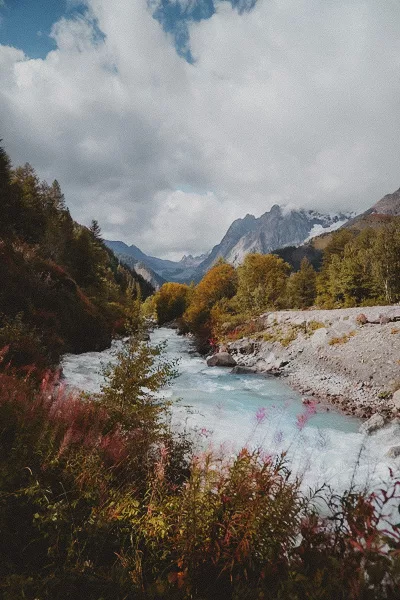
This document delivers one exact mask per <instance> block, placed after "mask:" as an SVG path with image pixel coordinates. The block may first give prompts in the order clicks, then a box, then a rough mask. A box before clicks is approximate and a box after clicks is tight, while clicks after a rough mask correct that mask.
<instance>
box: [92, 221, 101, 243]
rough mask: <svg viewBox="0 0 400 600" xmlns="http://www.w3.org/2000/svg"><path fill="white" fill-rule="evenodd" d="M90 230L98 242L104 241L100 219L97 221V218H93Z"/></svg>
mask: <svg viewBox="0 0 400 600" xmlns="http://www.w3.org/2000/svg"><path fill="white" fill-rule="evenodd" d="M89 231H90V233H91V234H92V235H93V237H94V238H95V240H96V241H98V242H102V241H103V238H102V237H101V228H100V225H99V223H98V221H96V219H93V220H92V222H91V223H90V227H89Z"/></svg>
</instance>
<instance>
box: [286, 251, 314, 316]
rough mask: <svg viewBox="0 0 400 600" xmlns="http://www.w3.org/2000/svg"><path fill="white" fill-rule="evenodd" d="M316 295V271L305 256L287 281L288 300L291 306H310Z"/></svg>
mask: <svg viewBox="0 0 400 600" xmlns="http://www.w3.org/2000/svg"><path fill="white" fill-rule="evenodd" d="M315 296H316V273H315V270H314V268H313V266H312V265H311V263H310V261H309V260H308V259H307V258H303V260H302V261H301V264H300V270H299V271H297V273H293V274H292V275H291V276H290V277H289V281H288V301H289V306H290V307H291V308H307V307H308V306H312V305H313V304H314V301H315Z"/></svg>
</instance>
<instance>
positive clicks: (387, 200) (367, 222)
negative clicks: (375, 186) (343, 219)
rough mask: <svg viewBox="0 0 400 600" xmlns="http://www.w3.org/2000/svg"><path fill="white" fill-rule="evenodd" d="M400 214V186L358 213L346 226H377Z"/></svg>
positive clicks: (356, 227)
mask: <svg viewBox="0 0 400 600" xmlns="http://www.w3.org/2000/svg"><path fill="white" fill-rule="evenodd" d="M399 216H400V188H399V189H398V190H396V191H395V192H393V194H386V196H383V198H381V199H380V200H378V202H376V203H375V204H374V205H373V206H371V208H369V209H368V210H366V211H365V212H363V213H361V214H360V215H357V216H356V217H354V218H353V219H351V220H350V221H349V222H348V223H346V225H345V227H351V228H354V229H364V227H377V226H379V225H381V224H382V223H384V222H385V221H386V220H387V219H390V218H391V217H399Z"/></svg>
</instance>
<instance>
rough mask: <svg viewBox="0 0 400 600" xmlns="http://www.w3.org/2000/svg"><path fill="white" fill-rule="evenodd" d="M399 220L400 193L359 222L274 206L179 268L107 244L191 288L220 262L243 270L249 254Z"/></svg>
mask: <svg viewBox="0 0 400 600" xmlns="http://www.w3.org/2000/svg"><path fill="white" fill-rule="evenodd" d="M399 215H400V188H399V189H398V190H396V191H395V192H393V193H392V194H386V195H385V196H383V198H381V199H380V200H378V202H376V203H375V204H373V205H372V206H371V208H369V209H367V210H366V211H364V212H363V213H360V214H359V215H356V216H354V213H351V212H338V213H330V214H329V213H327V214H325V213H321V212H319V211H317V210H312V209H304V208H289V207H288V206H285V205H283V206H279V205H278V204H274V205H273V206H272V207H271V208H270V210H269V211H266V212H265V213H263V214H262V215H261V216H260V217H255V216H254V215H252V214H249V213H248V214H246V215H245V216H244V217H243V218H239V219H235V220H234V221H233V222H232V224H231V225H230V226H229V228H228V229H227V231H226V233H225V235H224V236H223V237H222V239H221V241H220V243H219V244H216V245H215V246H214V247H213V248H212V249H211V250H210V252H208V253H206V254H205V255H201V256H198V257H193V256H192V255H188V256H183V257H182V259H181V260H180V261H176V262H174V261H170V260H166V259H161V258H157V257H154V256H147V255H146V254H145V253H144V252H142V251H141V250H140V249H139V248H138V247H137V246H135V245H132V246H128V245H127V244H125V243H124V242H119V241H106V242H105V243H106V244H107V245H108V246H109V247H110V248H111V249H113V250H114V252H116V254H117V255H118V256H121V254H124V255H125V256H127V255H129V256H132V257H133V258H134V259H135V260H136V261H140V262H141V263H143V265H144V267H145V268H147V269H150V270H151V271H153V274H152V275H151V274H150V275H149V277H150V276H154V275H156V276H158V277H161V278H162V279H163V280H164V281H176V282H180V283H189V282H190V281H192V280H193V281H195V282H198V281H199V280H200V279H201V278H202V277H203V275H204V274H205V273H206V272H207V271H208V269H210V268H211V267H212V266H213V265H214V264H215V262H216V261H217V260H218V259H219V258H223V259H224V260H226V261H227V262H229V263H231V264H233V265H234V266H238V265H239V264H241V262H243V260H244V258H245V256H246V255H247V254H249V253H250V252H260V253H262V254H266V253H269V252H273V251H280V253H281V254H282V255H284V254H285V252H284V249H285V248H292V249H295V248H297V247H302V246H305V245H307V244H310V243H311V242H312V241H313V240H316V246H318V243H319V242H318V240H319V239H324V238H327V239H328V238H329V233H331V232H332V231H334V230H336V229H339V228H342V227H351V228H356V229H358V228H364V227H369V226H372V227H374V226H378V225H379V224H380V223H381V222H382V220H384V221H385V220H387V219H390V218H391V217H393V216H399ZM122 251H123V252H122ZM128 264H129V263H128ZM132 266H133V265H132ZM143 272H144V271H143ZM143 272H142V273H141V274H142V276H143ZM147 280H148V281H152V280H151V279H147Z"/></svg>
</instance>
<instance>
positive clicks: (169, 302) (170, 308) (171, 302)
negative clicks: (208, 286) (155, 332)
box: [154, 283, 192, 325]
mask: <svg viewBox="0 0 400 600" xmlns="http://www.w3.org/2000/svg"><path fill="white" fill-rule="evenodd" d="M191 292H192V289H191V288H190V287H189V286H188V285H184V284H182V283H164V285H163V286H162V287H161V288H160V290H159V291H158V292H157V293H156V294H155V296H154V305H155V312H156V315H157V322H158V324H159V325H163V324H164V323H169V322H170V321H174V320H176V319H180V318H181V317H182V316H183V313H184V312H185V310H186V308H187V306H188V304H189V300H190V296H191Z"/></svg>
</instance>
